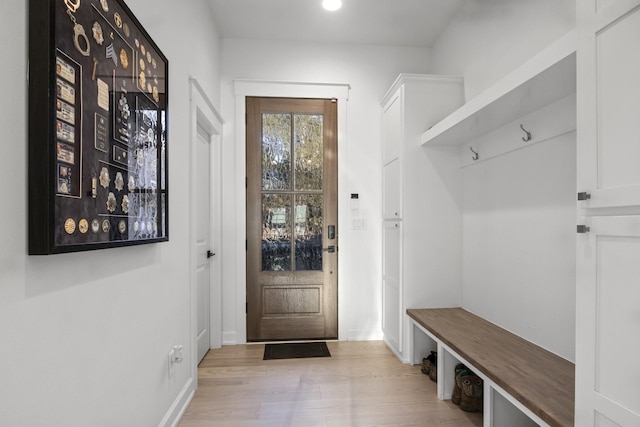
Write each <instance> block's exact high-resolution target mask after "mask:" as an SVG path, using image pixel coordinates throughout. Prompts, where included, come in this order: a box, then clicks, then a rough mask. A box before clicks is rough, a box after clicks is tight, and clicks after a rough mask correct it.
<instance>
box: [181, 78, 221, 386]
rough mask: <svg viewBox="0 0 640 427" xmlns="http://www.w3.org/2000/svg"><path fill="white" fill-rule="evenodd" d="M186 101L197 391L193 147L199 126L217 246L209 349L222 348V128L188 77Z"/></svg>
mask: <svg viewBox="0 0 640 427" xmlns="http://www.w3.org/2000/svg"><path fill="white" fill-rule="evenodd" d="M189 100H190V117H189V126H190V129H189V131H190V133H189V163H190V165H191V167H190V173H189V212H190V215H189V294H190V297H189V299H190V302H189V304H190V313H191V315H190V319H189V328H190V329H189V333H190V343H189V347H190V352H189V353H190V357H189V359H190V360H189V363H190V372H191V375H192V378H193V379H194V382H195V384H196V388H197V381H198V363H197V357H198V351H197V350H198V349H197V340H196V338H197V337H196V335H197V332H196V325H197V323H198V319H197V298H196V297H197V290H198V283H197V277H196V274H195V270H196V265H197V253H196V222H197V221H196V193H195V188H196V186H195V183H196V164H197V162H196V154H197V149H196V144H198V127H201V128H203V129H205V130H206V131H207V133H208V134H209V135H210V138H211V139H210V144H211V156H212V158H211V159H209V163H210V165H211V185H210V188H211V193H212V197H211V207H210V213H211V215H210V218H211V226H210V230H211V235H213V236H216V242H215V244H216V246H217V247H212V248H211V250H212V251H213V252H214V253H217V255H216V256H215V257H213V258H212V260H211V269H210V272H211V277H210V279H211V280H210V283H211V291H210V303H209V307H210V326H209V328H210V329H209V330H210V335H211V336H210V340H211V348H220V347H221V346H222V273H221V267H222V262H221V258H222V256H223V254H222V251H221V250H220V249H221V248H220V245H221V243H222V226H221V221H222V210H221V204H222V194H221V191H222V187H221V185H220V180H221V178H222V174H221V167H222V163H221V155H222V129H223V125H224V121H223V119H222V116H221V115H220V113H218V110H217V109H216V108H215V106H214V105H213V103H212V102H211V100H210V99H209V97H208V96H207V94H206V93H205V91H204V89H203V88H202V86H201V85H200V83H198V80H197V79H196V78H195V77H190V78H189Z"/></svg>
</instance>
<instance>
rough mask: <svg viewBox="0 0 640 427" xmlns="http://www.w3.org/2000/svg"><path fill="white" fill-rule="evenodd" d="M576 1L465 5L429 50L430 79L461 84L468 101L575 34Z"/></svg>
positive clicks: (479, 0) (483, 0)
mask: <svg viewBox="0 0 640 427" xmlns="http://www.w3.org/2000/svg"><path fill="white" fill-rule="evenodd" d="M575 9H576V7H575V0H533V1H532V0H466V1H465V3H464V5H463V6H462V7H461V8H460V10H459V11H458V13H457V14H456V16H455V17H454V18H453V20H452V21H451V22H450V23H449V25H448V26H447V28H446V29H445V30H444V31H443V33H442V35H441V36H440V37H439V38H438V40H437V41H436V43H435V44H434V46H433V50H432V54H433V57H432V58H433V69H432V70H431V71H432V72H433V73H434V74H451V75H457V76H462V77H464V79H465V92H466V97H467V100H469V99H471V98H473V97H474V96H476V95H477V94H478V93H480V92H482V91H483V90H484V89H486V88H487V87H489V86H490V85H491V84H493V83H495V82H496V81H497V80H498V79H500V78H501V77H502V76H504V75H506V74H507V73H509V72H510V71H511V70H513V69H514V68H516V67H517V66H519V65H521V64H522V63H524V62H526V61H527V60H528V59H529V58H530V57H532V56H533V55H535V54H536V53H538V52H540V51H541V50H543V49H544V48H545V47H547V46H548V45H549V44H551V43H552V42H554V41H555V40H557V39H559V38H560V37H562V36H563V35H565V34H566V33H568V32H569V31H571V30H572V29H574V28H575Z"/></svg>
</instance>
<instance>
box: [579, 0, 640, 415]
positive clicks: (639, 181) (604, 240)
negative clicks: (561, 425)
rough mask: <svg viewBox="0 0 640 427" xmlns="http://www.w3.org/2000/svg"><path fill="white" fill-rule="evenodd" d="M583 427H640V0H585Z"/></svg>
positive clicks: (581, 51)
mask: <svg viewBox="0 0 640 427" xmlns="http://www.w3.org/2000/svg"><path fill="white" fill-rule="evenodd" d="M577 13H578V36H579V39H578V40H579V44H578V191H579V192H580V194H579V201H578V207H579V224H580V225H583V226H585V227H582V228H581V229H580V230H579V232H580V234H579V235H578V238H577V259H576V264H577V286H576V417H575V425H576V426H606V427H627V426H640V388H638V387H637V386H636V385H635V384H634V381H635V380H637V379H638V378H640V365H638V363H637V361H636V355H637V354H638V353H639V352H640V340H639V339H638V330H640V316H639V315H638V313H639V310H638V301H639V300H640V287H639V286H638V277H639V276H640V265H639V263H638V260H640V168H639V167H638V164H637V159H638V158H640V136H639V133H638V130H637V123H638V114H639V112H640V79H639V78H638V76H640V1H639V0H597V1H592V2H588V1H578V2H577Z"/></svg>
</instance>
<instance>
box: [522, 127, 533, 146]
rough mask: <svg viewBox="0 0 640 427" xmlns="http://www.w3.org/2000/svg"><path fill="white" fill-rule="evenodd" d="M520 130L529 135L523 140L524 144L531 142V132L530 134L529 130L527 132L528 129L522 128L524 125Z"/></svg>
mask: <svg viewBox="0 0 640 427" xmlns="http://www.w3.org/2000/svg"><path fill="white" fill-rule="evenodd" d="M520 129H522V130H523V131H524V132H525V133H526V134H527V137H526V138H522V140H523V141H524V142H528V141H531V132H529V131H528V130H526V129H525V128H524V126H522V125H520Z"/></svg>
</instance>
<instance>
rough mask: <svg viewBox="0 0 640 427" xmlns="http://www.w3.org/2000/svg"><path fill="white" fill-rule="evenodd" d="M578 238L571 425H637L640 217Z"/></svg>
mask: <svg viewBox="0 0 640 427" xmlns="http://www.w3.org/2000/svg"><path fill="white" fill-rule="evenodd" d="M583 223H584V224H585V225H587V226H588V227H589V228H590V230H589V232H588V233H586V234H581V235H580V236H579V237H578V245H577V249H578V259H577V266H578V276H577V279H578V280H577V317H578V322H577V338H578V339H577V342H576V354H577V357H576V422H575V425H576V426H607V427H613V426H620V427H631V426H640V415H639V414H640V388H638V384H637V380H638V379H640V363H638V354H640V338H639V337H640V335H638V331H640V306H639V305H638V302H639V301H640V285H639V284H640V282H639V280H640V279H639V278H640V262H639V260H640V216H635V215H634V216H602V217H591V218H585V219H584V220H583Z"/></svg>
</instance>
